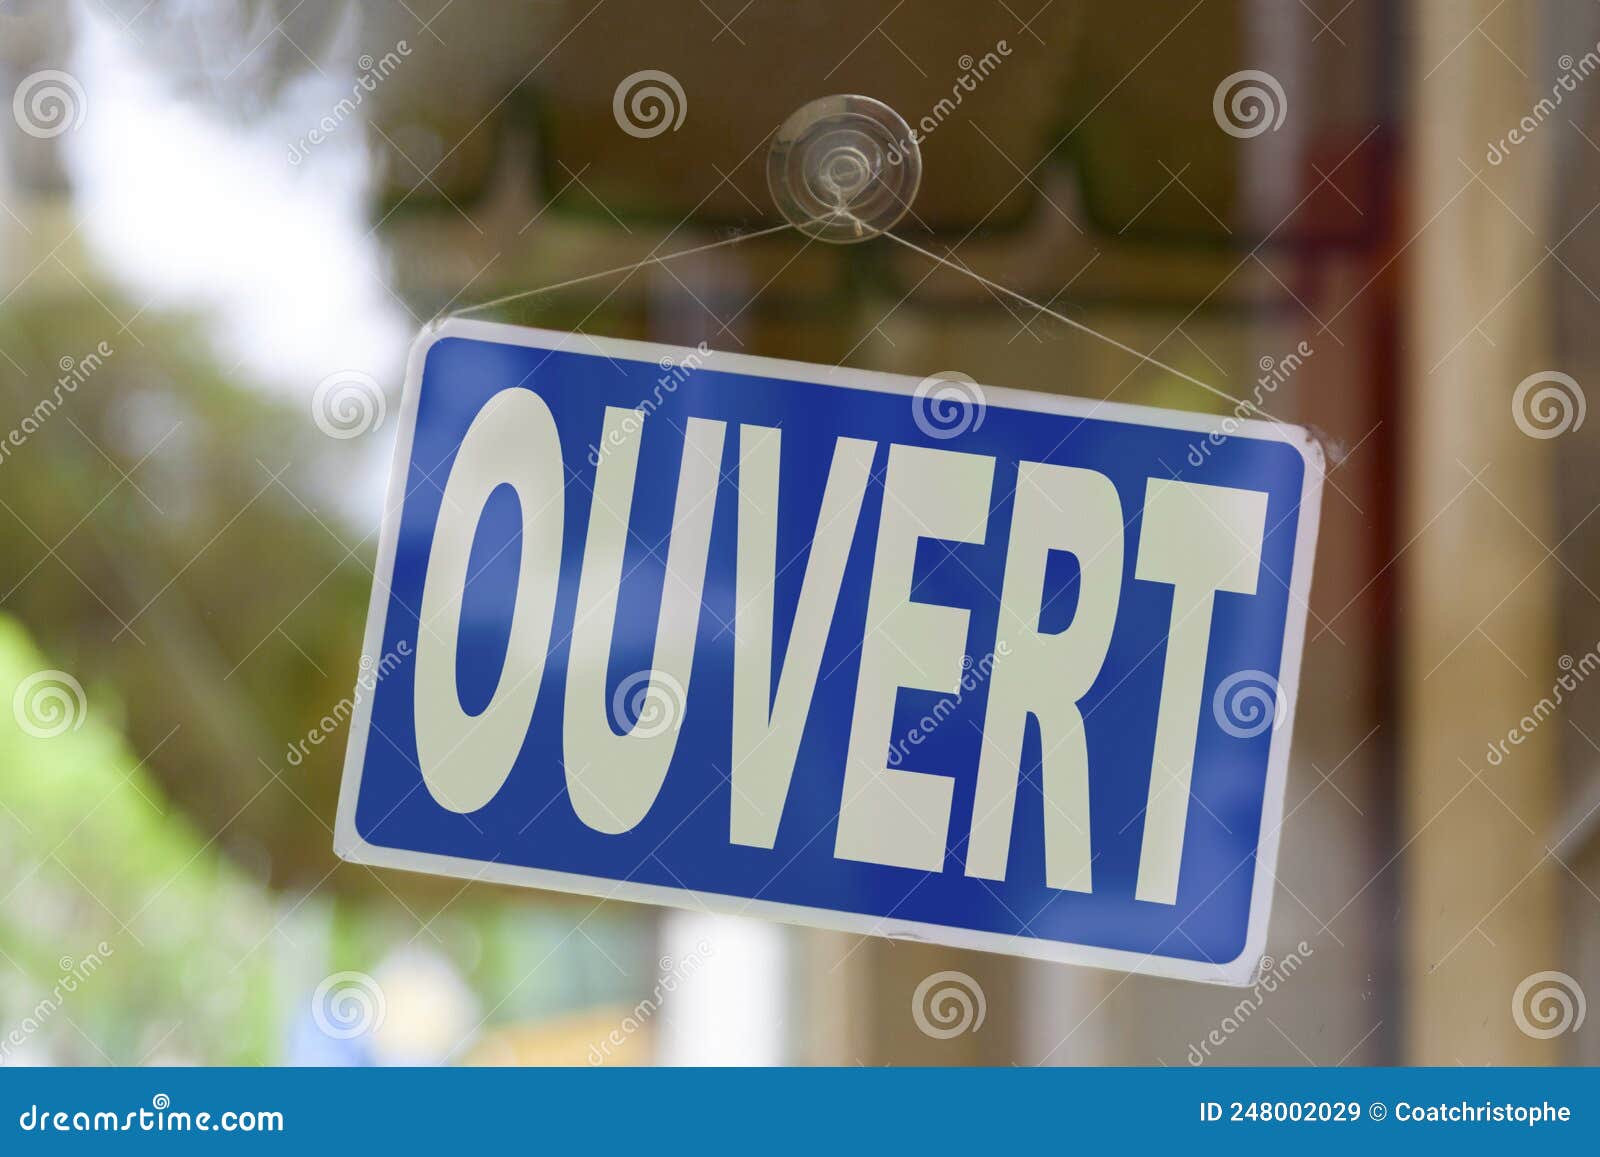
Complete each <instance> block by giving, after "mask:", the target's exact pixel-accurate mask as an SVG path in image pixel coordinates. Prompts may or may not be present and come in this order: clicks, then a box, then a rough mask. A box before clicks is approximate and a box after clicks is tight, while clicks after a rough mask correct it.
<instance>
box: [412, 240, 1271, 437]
mask: <svg viewBox="0 0 1600 1157" xmlns="http://www.w3.org/2000/svg"><path fill="white" fill-rule="evenodd" d="M830 215H842V216H844V217H848V218H851V219H852V220H853V219H854V216H853V214H851V213H850V212H849V210H848V209H835V210H834V211H833V213H832V214H830ZM862 224H863V225H865V223H862ZM866 227H867V228H868V229H871V226H866ZM798 228H799V227H798V226H797V225H795V224H793V223H792V222H787V221H786V222H784V223H783V224H782V225H773V226H771V227H770V228H767V229H758V230H756V231H755V232H753V233H741V234H739V235H737V236H734V237H725V238H723V239H722V240H721V241H712V242H709V243H707V244H705V245H696V246H694V247H692V248H689V249H679V250H675V251H674V252H672V253H662V254H651V255H650V256H648V257H646V258H644V259H643V260H640V261H634V262H631V263H630V264H627V265H618V266H615V267H614V268H611V269H603V270H601V271H599V272H598V273H587V274H584V275H583V276H581V277H572V278H568V279H567V280H565V281H558V282H555V283H553V284H551V285H543V286H540V287H539V288H537V289H524V290H519V291H518V292H516V293H507V294H504V295H502V296H500V297H494V298H490V299H489V300H488V301H480V302H478V303H477V304H475V305H467V306H462V307H461V308H460V309H456V310H452V311H451V312H450V313H448V314H446V313H443V312H442V311H441V313H440V314H437V315H435V317H434V318H433V322H432V323H430V324H433V323H437V322H438V321H440V320H441V319H444V318H451V317H465V316H466V315H468V314H472V313H480V312H482V311H483V310H486V309H493V308H495V307H496V306H501V305H506V304H508V303H510V302H513V301H521V300H522V299H524V298H528V297H535V296H537V295H539V294H541V293H552V292H554V291H556V290H558V289H570V288H572V287H573V286H575V285H584V284H586V283H588V282H591V281H599V280H601V279H602V278H606V277H615V276H617V275H618V274H627V273H633V272H634V271H636V270H639V269H643V268H645V267H646V266H649V265H662V266H664V265H666V264H667V263H668V262H669V261H676V260H677V259H678V258H680V257H691V256H693V255H694V254H696V253H708V252H710V251H711V250H713V249H722V248H726V247H727V246H730V245H739V244H741V243H743V242H745V241H754V240H755V239H757V238H758V237H770V236H772V235H773V234H776V233H783V232H786V231H787V230H790V229H798ZM873 232H876V233H877V235H878V236H880V237H885V238H887V239H889V240H890V241H893V242H894V243H895V244H897V245H902V246H904V247H905V248H907V249H910V250H911V251H912V252H914V253H919V254H921V255H922V256H923V257H926V258H927V259H928V260H929V261H932V262H933V263H934V264H935V265H939V266H943V267H944V268H946V269H952V270H954V271H955V272H957V273H960V274H962V275H964V276H966V277H970V278H971V279H972V280H973V281H975V282H977V283H978V284H979V285H982V286H985V287H987V288H989V289H991V290H993V291H994V292H996V293H1000V294H1003V295H1004V296H1006V297H1009V298H1011V299H1012V300H1013V301H1018V302H1021V303H1022V304H1023V305H1026V306H1029V307H1030V308H1032V309H1036V310H1038V311H1039V312H1040V313H1042V314H1044V315H1045V316H1047V317H1051V318H1054V319H1055V320H1056V321H1059V322H1061V323H1062V324H1063V325H1067V326H1070V327H1071V328H1073V329H1075V330H1078V331H1079V332H1080V333H1084V334H1087V335H1088V336H1090V337H1092V338H1095V339H1096V340H1098V341H1103V342H1105V343H1106V344H1107V345H1110V346H1114V347H1115V348H1116V349H1119V350H1121V351H1122V352H1123V353H1125V354H1128V355H1130V356H1131V357H1135V358H1137V359H1139V360H1140V361H1141V362H1144V363H1145V364H1146V365H1151V366H1154V367H1156V368H1157V369H1160V370H1164V371H1166V372H1167V373H1169V374H1172V375H1173V376H1174V377H1177V378H1181V379H1182V380H1183V381H1186V382H1188V383H1190V384H1191V385H1195V386H1199V387H1200V388H1201V389H1202V390H1205V391H1206V392H1207V393H1210V394H1212V395H1214V396H1216V397H1218V398H1220V399H1221V400H1223V401H1224V402H1227V403H1229V404H1230V405H1234V406H1242V407H1244V408H1245V409H1246V410H1247V411H1253V412H1254V413H1256V414H1259V415H1260V416H1261V417H1262V418H1263V419H1265V420H1266V421H1269V422H1274V423H1278V422H1280V419H1278V418H1276V417H1274V416H1273V415H1271V414H1269V413H1267V411H1266V410H1264V409H1262V408H1261V406H1259V405H1258V404H1256V403H1255V402H1253V401H1247V400H1245V399H1243V398H1236V397H1234V396H1233V395H1232V394H1230V393H1228V392H1227V391H1225V390H1221V389H1218V388H1217V387H1216V386H1213V385H1211V384H1210V383H1209V382H1204V381H1201V380H1200V379H1199V378H1197V377H1194V376H1193V375H1192V374H1187V373H1184V372H1183V371H1182V370H1180V369H1178V368H1177V367H1176V366H1171V365H1168V364H1167V363H1166V362H1164V361H1162V360H1161V359H1160V358H1157V357H1153V356H1152V355H1150V354H1147V353H1145V352H1143V351H1142V350H1138V349H1135V348H1134V347H1133V346H1130V345H1128V344H1127V343H1126V342H1122V341H1119V340H1118V339H1117V338H1114V337H1112V336H1111V335H1110V334H1108V333H1103V332H1101V331H1100V330H1097V329H1095V328H1094V327H1093V326H1091V325H1086V324H1085V323H1083V322H1081V321H1078V320H1077V319H1076V318H1072V317H1068V316H1067V315H1066V314H1064V313H1062V312H1060V311H1059V310H1055V309H1052V308H1050V307H1049V306H1048V305H1045V304H1042V303H1040V302H1037V301H1035V300H1033V299H1032V298H1031V297H1028V296H1027V295H1026V294H1023V293H1018V292H1017V291H1016V290H1014V289H1012V288H1011V287H1010V286H1008V285H1003V284H1001V283H1000V282H998V281H995V280H993V279H991V278H988V277H984V276H983V275H982V274H981V273H977V272H975V271H973V270H971V269H968V268H967V267H966V266H965V265H962V264H960V263H958V262H955V261H952V260H950V259H949V258H947V257H941V256H940V255H939V254H937V253H935V252H933V251H932V250H931V249H924V248H923V247H922V246H920V245H918V244H916V242H914V241H908V240H906V239H905V238H904V237H901V236H900V235H899V234H896V233H891V232H889V231H887V230H885V231H881V232H879V231H877V230H873Z"/></svg>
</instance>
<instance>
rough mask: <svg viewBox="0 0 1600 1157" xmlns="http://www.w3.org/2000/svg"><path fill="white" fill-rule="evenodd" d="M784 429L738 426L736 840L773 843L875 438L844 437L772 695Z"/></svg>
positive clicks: (732, 821) (732, 815) (732, 820)
mask: <svg viewBox="0 0 1600 1157" xmlns="http://www.w3.org/2000/svg"><path fill="white" fill-rule="evenodd" d="M779 446H780V432H779V431H778V430H777V429H775V428H773V427H771V426H746V425H741V426H740V427H739V547H738V560H737V563H736V573H735V599H736V605H735V609H734V616H733V803H732V806H731V810H730V812H729V820H728V830H729V835H730V838H731V839H732V841H733V842H734V843H736V844H746V845H749V846H750V847H757V848H770V847H772V845H773V843H774V842H775V841H776V840H777V838H778V821H779V820H780V819H782V818H783V807H784V802H785V801H786V800H787V799H788V797H789V781H790V780H791V778H793V776H794V763H795V758H796V756H797V755H798V753H799V749H800V736H801V734H802V732H804V730H805V723H806V716H807V714H808V713H809V712H810V710H811V697H812V694H813V693H814V692H815V690H816V686H817V674H818V672H819V670H820V669H821V667H822V649H823V645H824V644H825V643H826V642H827V640H828V627H829V624H830V623H832V621H833V613H834V609H835V607H836V606H837V604H838V601H839V587H840V585H841V584H842V583H843V582H844V567H845V560H846V559H847V558H848V557H849V554H850V543H851V540H853V539H854V538H855V532H856V522H857V519H858V518H859V517H860V514H861V502H862V499H863V498H864V496H865V495H866V490H867V478H868V476H869V475H870V474H871V472H872V456H873V454H874V453H875V452H876V451H877V448H878V447H877V443H875V442H869V441H865V440H863V439H860V438H840V439H839V440H838V442H837V443H836V444H835V446H834V449H833V464H832V466H831V467H830V468H829V470H828V482H827V486H826V487H825V488H824V490H823V494H822V509H821V510H820V511H818V513H817V527H816V531H815V533H814V534H813V535H812V539H811V554H810V556H809V557H808V558H807V559H806V570H805V576H804V578H802V579H801V582H800V600H799V603H798V605H797V606H796V608H795V616H794V627H793V629H791V630H790V632H789V646H788V648H787V649H786V651H785V653H784V662H783V670H782V672H781V673H780V674H779V676H778V690H777V694H776V695H775V696H774V695H773V694H772V648H773V627H774V623H773V587H774V584H775V583H776V581H777V557H778V462H779Z"/></svg>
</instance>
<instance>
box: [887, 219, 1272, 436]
mask: <svg viewBox="0 0 1600 1157" xmlns="http://www.w3.org/2000/svg"><path fill="white" fill-rule="evenodd" d="M882 236H884V237H887V238H888V239H889V240H890V241H893V242H895V243H896V244H899V245H904V246H905V247H906V248H907V249H910V250H912V251H913V252H916V253H920V254H922V256H924V257H926V258H927V259H928V260H930V261H932V262H933V263H934V264H936V265H942V266H944V267H945V268H947V269H953V270H955V271H956V272H957V273H963V274H965V275H966V276H968V277H970V278H972V280H974V281H976V282H977V283H978V284H979V285H984V286H987V287H988V288H990V289H992V290H994V291H995V292H997V293H1002V294H1004V295H1005V296H1007V297H1009V298H1011V299H1012V300H1013V301H1020V302H1022V304H1024V305H1028V306H1032V307H1033V308H1034V309H1037V310H1038V311H1039V312H1040V313H1043V314H1045V315H1047V316H1049V317H1053V318H1055V319H1056V320H1057V321H1059V322H1062V323H1064V324H1066V325H1069V326H1071V327H1072V328H1073V329H1075V330H1078V331H1079V332H1081V333H1086V334H1088V335H1089V336H1090V337H1093V338H1098V339H1099V340H1100V341H1103V342H1105V343H1106V344H1108V345H1112V346H1115V347H1116V348H1117V349H1119V350H1121V351H1122V352H1123V353H1126V354H1131V355H1132V356H1134V357H1136V358H1138V359H1139V360H1140V361H1142V362H1145V363H1146V364H1148V365H1152V366H1155V367H1156V368H1157V369H1162V370H1166V371H1167V373H1169V374H1173V375H1175V376H1177V377H1180V378H1182V379H1183V380H1184V381H1186V382H1190V383H1192V384H1193V385H1196V386H1199V387H1200V388H1201V389H1202V390H1206V391H1208V392H1210V393H1212V394H1215V395H1216V396H1217V397H1219V398H1221V399H1222V400H1223V401H1225V402H1230V403H1232V404H1234V405H1236V406H1244V407H1246V408H1248V409H1250V410H1254V411H1255V412H1256V413H1258V414H1260V415H1261V416H1262V417H1263V418H1265V419H1266V420H1267V421H1269V422H1277V421H1278V419H1277V418H1274V417H1273V416H1272V415H1271V414H1269V413H1267V412H1266V411H1265V410H1263V409H1262V408H1261V407H1260V406H1258V405H1256V403H1254V402H1249V401H1245V400H1244V399H1243V398H1236V397H1234V396H1233V395H1232V394H1230V393H1227V392H1226V391H1224V390H1219V389H1218V388H1217V387H1216V386H1213V385H1211V384H1210V383H1209V382H1203V381H1201V380H1200V379H1199V378H1197V377H1193V376H1192V375H1190V374H1186V373H1184V372H1183V371H1182V370H1180V369H1178V368H1177V367H1176V366H1169V365H1168V364H1167V363H1166V362H1164V361H1162V360H1161V359H1159V358H1155V357H1152V356H1150V355H1149V354H1147V353H1144V352H1143V351H1141V350H1136V349H1134V348H1133V347H1132V346H1130V345H1128V344H1126V343H1124V342H1120V341H1118V340H1117V339H1116V338H1114V337H1112V336H1111V335H1110V334H1108V333H1101V332H1100V331H1099V330H1097V329H1095V328H1094V327H1093V326H1090V325H1085V324H1084V323H1083V322H1081V321H1078V320H1076V319H1075V318H1071V317H1068V316H1067V315H1066V314H1064V313H1061V312H1059V311H1057V310H1054V309H1051V308H1050V307H1049V306H1048V305H1041V304H1040V303H1039V302H1037V301H1034V300H1033V299H1032V298H1030V297H1028V296H1027V295H1026V294H1022V293H1018V292H1017V291H1016V290H1014V289H1012V288H1011V287H1010V286H1007V285H1002V284H1000V282H998V281H993V280H991V279H989V278H987V277H985V276H983V275H982V274H981V273H976V272H974V271H973V270H971V269H968V268H967V267H966V266H965V265H960V264H958V263H956V262H954V261H951V260H950V259H949V258H946V257H940V256H939V255H938V254H937V253H935V252H933V251H932V250H930V249H924V248H923V247H922V246H920V245H918V244H916V243H915V242H913V241H907V240H906V239H905V238H904V237H901V236H900V235H899V234H897V233H889V232H885V233H883V234H882Z"/></svg>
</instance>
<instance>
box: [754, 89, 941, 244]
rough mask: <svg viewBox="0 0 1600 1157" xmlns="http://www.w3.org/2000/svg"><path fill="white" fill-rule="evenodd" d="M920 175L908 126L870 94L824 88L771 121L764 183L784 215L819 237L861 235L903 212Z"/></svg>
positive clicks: (843, 239)
mask: <svg viewBox="0 0 1600 1157" xmlns="http://www.w3.org/2000/svg"><path fill="white" fill-rule="evenodd" d="M921 181H922V151H921V149H919V148H918V147H917V142H916V140H915V139H913V137H912V135H911V126H909V125H908V124H906V122H905V121H904V120H903V119H902V118H901V116H900V114H899V113H897V112H895V111H894V109H892V108H890V107H889V106H888V105H886V104H884V103H883V102H882V101H880V100H873V99H872V98H871V97H870V96H825V97H823V98H822V99H820V100H814V101H812V102H811V103H810V104H807V105H803V106H802V107H800V108H799V109H797V110H795V112H794V113H793V114H791V115H790V117H789V119H788V120H786V121H784V122H783V124H782V125H780V126H779V127H778V132H777V135H776V136H775V137H774V138H773V140H772V148H771V150H770V151H769V152H768V153H767V187H768V188H770V189H771V190H772V199H773V200H774V201H775V202H776V203H777V206H778V210H779V212H781V213H782V214H783V215H784V217H786V218H787V219H788V220H789V223H790V224H792V225H794V226H795V227H796V228H797V229H799V230H800V231H801V232H803V233H807V234H809V235H810V236H812V237H815V238H817V240H819V241H829V242H833V243H834V244H840V245H845V244H850V243H852V242H856V241H868V240H871V239H872V238H873V237H876V236H877V235H878V234H880V233H882V232H884V231H885V230H887V229H889V228H891V227H892V226H893V225H894V224H895V222H897V221H899V220H900V218H901V217H903V216H905V214H906V211H907V210H908V209H910V208H911V202H912V200H913V199H915V197H916V195H917V186H918V185H919V184H920V183H921Z"/></svg>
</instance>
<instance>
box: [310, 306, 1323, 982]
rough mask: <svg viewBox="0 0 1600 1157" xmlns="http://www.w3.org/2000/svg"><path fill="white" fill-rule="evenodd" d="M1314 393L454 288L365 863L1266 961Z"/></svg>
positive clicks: (404, 439)
mask: <svg viewBox="0 0 1600 1157" xmlns="http://www.w3.org/2000/svg"><path fill="white" fill-rule="evenodd" d="M1321 482H1322V459H1321V454H1320V451H1319V450H1318V448H1317V446H1316V444H1315V443H1314V442H1313V441H1312V439H1311V438H1310V437H1309V436H1308V435H1307V434H1306V433H1305V432H1304V431H1303V430H1301V429H1298V428H1296V427H1291V426H1284V425H1279V424H1277V423H1272V422H1264V421H1247V420H1243V419H1242V418H1236V417H1230V418H1226V419H1219V418H1217V417H1214V416H1207V415H1197V414H1186V413H1175V412H1169V411H1164V410H1153V409H1146V408H1143V407H1135V406H1128V405H1121V404H1116V403H1111V402H1090V401H1083V400H1076V399H1070V398H1062V397H1056V396H1053V395H1046V394H1036V393H1030V392H1023V391H1018V390H1005V389H993V388H989V387H982V386H978V385H976V384H975V383H973V382H972V381H971V380H970V379H967V378H964V377H962V376H961V375H957V374H939V375H935V376H934V377H932V378H928V379H925V380H923V381H922V382H918V381H916V380H915V379H910V378H904V377H899V376H895V375H890V374H881V373H870V372H866V371H861V370H849V369H843V368H838V367H826V366H814V365H805V364H801V363H797V362H786V361H776V360H771V359H766V358H755V357H748V356H744V355H736V354H728V353H721V352H713V351H710V350H707V349H706V348H705V347H704V346H701V347H700V348H698V349H687V348H676V347H668V346H660V345H652V344H646V343H641V342H631V341H617V340H610V339H599V338H591V337H586V336H582V335H575V334H562V333H549V332H543V331H539V330H531V329H521V328H516V327H511V326H504V325H494V324H488V323H482V322H461V321H450V322H446V323H445V324H444V325H442V326H441V327H439V328H438V329H435V330H433V331H432V332H430V333H428V334H426V335H425V336H424V337H423V338H422V339H421V340H420V341H419V343H418V344H417V346H416V348H415V349H414V350H413V352H412V357H411V364H410V369H409V372H408V376H407V381H406V389H405V397H404V403H403V416H402V421H401V429H400V436H399V444H398V446H397V448H396V455H395V466H394V473H393V477H392V479H391V483H390V496H389V503H388V508H387V513H386V516H385V521H384V525H383V530H382V538H381V544H380V548H379V557H378V563H377V568H376V575H377V579H376V582H375V584H374V590H373V597H372V607H371V612H370V616H369V621H368V627H367V637H366V647H365V657H364V658H363V661H362V668H363V670H362V676H361V680H360V686H359V688H358V693H357V695H356V697H355V702H356V708H355V713H354V715H353V718H352V725H351V732H350V747H349V753H348V756H347V761H346V765H345V778H344V785H343V791H342V794H341V797H340V806H339V818H338V827H337V835H336V846H337V850H338V851H339V854H340V855H342V856H345V857H346V858H349V859H352V860H358V861H361V862H365V863H371V864H382V865H389V866H393V867H399V868H408V869H412V870H417V871H425V872H438V873H446V874H449V875H456V876H463V877H466V878H469V879H482V880H490V881H497V882H506V883H521V884H529V885H533V886H535V887H542V888H552V889H557V890H561V891H569V892H580V893H585V894H588V895H593V896H601V897H615V898H619V899H626V900H636V901H644V902H649V903H660V904H673V905H678V906H683V907H691V908H696V909H711V910H715V911H719V912H729V913H744V914H749V915H757V916H765V917H771V918H776V919H780V920H788V921H793V922H798V923H804V924H810V925H815V926H820V927H827V928H836V929H842V930H846V931H853V932H860V933H876V934H882V935H888V936H896V937H905V938H912V939H919V940H928V941H934V942H938V943H943V944H950V945H958V946H962V947H968V948H978V949H984V950H988V951H995V952H1006V953H1012V954H1017V955H1025V956H1033V957H1040V958H1044V959H1049V960H1059V961H1069V962H1076V963H1084V964H1092V965H1098V966H1103V967H1112V968H1122V969H1132V970H1138V971H1144V972H1155V973H1160V974H1162V975H1168V976H1179V977H1187V978H1191V979H1199V980H1212V981H1222V982H1231V983H1245V982H1248V981H1249V980H1250V979H1251V976H1252V973H1253V970H1254V969H1255V966H1256V962H1257V960H1258V959H1259V957H1260V955H1261V952H1262V949H1263V945H1264V942H1265V937H1266V926H1267V915H1268V907H1269V904H1270V901H1271V895H1272V880H1273V869H1274V865H1275V861H1276V856H1277V843H1278V838H1277V837H1278V828H1279V825H1280V822H1281V819H1282V811H1283V794H1284V778H1285V771H1286V764H1287V760H1288V751H1289V733H1290V725H1291V723H1292V719H1293V715H1294V708H1295V686H1296V680H1297V677H1298V672H1299V665H1300V650H1301V645H1302V642H1303V639H1304V633H1305V621H1306V613H1307V607H1306V597H1307V594H1308V592H1309V587H1310V581H1311V563H1312V553H1313V547H1314V544H1315V538H1316V526H1317V514H1318V502H1319V497H1320V491H1321Z"/></svg>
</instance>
